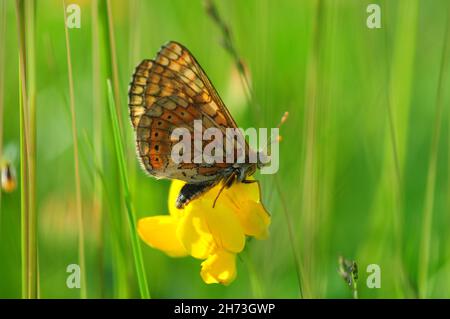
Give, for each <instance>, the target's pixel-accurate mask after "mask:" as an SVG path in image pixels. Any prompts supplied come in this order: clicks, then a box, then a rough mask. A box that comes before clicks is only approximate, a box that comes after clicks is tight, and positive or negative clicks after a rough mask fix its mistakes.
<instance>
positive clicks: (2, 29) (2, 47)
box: [0, 1, 6, 234]
mask: <svg viewBox="0 0 450 319" xmlns="http://www.w3.org/2000/svg"><path fill="white" fill-rule="evenodd" d="M5 51H6V1H1V4H0V161H2V160H4V158H3V129H4V128H3V110H4V103H5V101H4V98H5V94H4V92H5ZM1 227H2V192H1V191H0V231H1ZM0 234H1V233H0Z"/></svg>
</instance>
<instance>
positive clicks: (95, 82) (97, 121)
mask: <svg viewBox="0 0 450 319" xmlns="http://www.w3.org/2000/svg"><path fill="white" fill-rule="evenodd" d="M91 9H92V16H91V20H92V104H93V110H94V112H93V123H92V124H93V131H94V136H93V154H94V156H95V158H96V159H97V160H98V163H100V164H99V165H101V163H102V161H103V154H102V147H103V141H102V114H103V110H104V109H103V108H102V97H101V92H102V90H101V88H100V87H101V80H100V74H101V62H100V48H99V46H100V36H99V32H100V30H99V23H98V0H92V5H91ZM101 169H102V168H101V167H100V170H101ZM93 179H94V186H93V188H94V194H93V199H92V205H93V207H92V212H93V214H94V216H98V229H97V234H98V238H97V242H98V245H97V258H98V274H99V280H100V297H103V294H104V291H103V288H104V287H103V286H104V282H103V279H104V273H103V268H104V265H103V263H104V252H103V251H104V242H103V236H104V222H103V218H104V217H103V185H102V183H101V180H100V177H99V176H98V174H94V176H93Z"/></svg>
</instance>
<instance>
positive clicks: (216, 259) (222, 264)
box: [200, 250, 236, 285]
mask: <svg viewBox="0 0 450 319" xmlns="http://www.w3.org/2000/svg"><path fill="white" fill-rule="evenodd" d="M200 275H201V276H202V279H203V281H204V282H205V283H207V284H217V283H220V284H223V285H228V284H230V283H231V282H232V281H233V280H234V279H235V278H236V255H235V254H233V253H230V252H227V251H224V250H218V251H217V252H216V253H215V254H213V255H211V256H209V257H208V259H206V260H205V261H204V262H202V270H201V271H200Z"/></svg>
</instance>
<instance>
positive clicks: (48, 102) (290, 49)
mask: <svg viewBox="0 0 450 319" xmlns="http://www.w3.org/2000/svg"><path fill="white" fill-rule="evenodd" d="M26 2H28V1H26ZM29 2H30V3H33V2H32V1H29ZM71 3H76V4H78V5H79V6H80V8H81V28H80V29H69V30H68V32H69V36H70V46H71V56H72V64H73V81H74V102H75V111H76V122H77V136H78V146H79V159H80V175H79V177H80V180H81V199H82V212H83V218H84V223H83V226H84V241H85V245H84V247H85V256H86V269H85V271H84V270H83V273H85V274H86V288H87V297H88V298H136V297H139V290H138V284H137V279H136V273H135V268H134V260H133V257H132V250H131V246H130V234H129V228H128V227H127V220H126V210H125V206H124V200H123V193H122V191H121V188H120V183H119V175H118V168H117V164H116V159H115V155H114V154H115V153H114V143H113V137H112V136H113V135H112V129H111V124H110V117H109V114H108V106H107V90H106V79H107V78H112V79H113V85H116V88H118V91H117V92H116V93H118V95H117V96H116V98H118V99H117V100H116V105H117V107H119V108H120V112H121V113H120V115H119V117H120V118H121V121H122V123H123V132H124V141H125V147H126V152H125V153H126V158H125V159H126V164H127V167H128V174H129V178H130V188H131V196H132V200H133V204H134V206H135V211H136V215H137V218H140V217H144V216H150V215H159V214H165V213H167V212H168V208H167V196H168V189H169V185H170V182H169V181H156V180H155V179H152V178H149V177H147V176H146V175H145V174H144V172H143V171H142V170H141V169H140V167H139V165H138V161H137V159H136V156H135V146H134V137H133V131H132V127H131V125H130V123H129V120H128V109H127V90H128V83H129V82H130V80H131V75H132V73H133V70H134V67H135V66H136V65H137V64H138V63H139V62H140V61H141V60H142V59H144V58H153V57H154V56H155V54H156V52H157V51H158V50H159V48H160V46H161V45H162V44H164V43H166V42H167V41H169V40H176V41H178V42H180V43H182V44H184V45H185V46H186V47H187V48H189V49H190V50H191V52H192V53H193V54H194V55H195V56H196V58H197V60H198V61H199V62H200V64H201V65H202V66H203V68H204V69H205V71H206V72H207V74H208V75H209V77H210V78H211V80H212V82H213V83H214V85H215V87H216V88H217V90H218V92H219V94H220V95H221V97H222V99H223V100H224V102H225V104H226V105H227V106H228V107H229V109H230V111H231V113H232V114H233V116H234V117H235V119H236V121H237V123H238V124H239V125H240V126H241V127H244V128H246V127H250V126H253V127H275V126H276V125H277V124H278V122H279V119H280V118H281V116H282V115H283V113H284V112H285V111H288V112H289V114H290V115H289V118H288V120H287V122H286V123H285V124H284V125H283V126H282V128H281V135H282V137H283V140H282V142H281V144H280V170H279V172H278V174H277V175H276V176H271V175H257V179H259V180H260V182H261V185H262V189H263V201H264V202H265V204H266V207H267V208H268V210H269V211H270V213H271V214H272V225H271V228H270V237H269V239H268V240H265V241H258V240H251V241H250V242H248V243H247V245H246V248H245V251H244V252H243V253H242V254H241V255H242V256H241V257H240V258H238V259H237V264H238V265H237V266H238V277H237V279H236V280H235V281H234V282H233V283H232V284H231V285H230V286H227V287H224V286H220V285H206V284H204V283H203V281H202V280H201V278H200V275H199V271H200V261H199V260H195V259H193V258H190V257H188V258H182V259H174V258H170V257H168V256H166V255H164V254H163V253H162V252H160V251H157V250H154V249H152V248H150V247H148V246H146V245H145V244H144V243H143V242H141V241H140V245H141V249H142V253H143V257H144V264H145V269H146V274H147V279H148V286H149V290H150V293H151V295H152V297H153V298H254V297H255V298H258V297H268V298H298V297H300V293H299V280H298V277H297V274H298V272H299V274H300V279H301V280H300V281H301V285H302V291H303V296H304V297H309V298H351V296H352V293H351V289H350V288H349V287H348V286H347V285H346V284H345V282H344V281H343V279H342V278H341V277H340V276H339V274H338V271H337V269H338V266H339V265H338V257H339V256H341V255H342V256H344V257H346V258H348V259H351V260H355V261H356V262H357V264H358V266H359V281H358V293H359V297H360V298H405V297H406V298H415V297H439V298H448V297H450V232H449V226H450V200H449V198H450V197H449V195H450V184H449V180H450V170H449V167H450V157H449V143H450V128H449V125H448V124H449V119H450V113H449V108H448V106H449V103H450V94H449V92H450V90H449V89H448V88H449V87H450V85H449V84H450V82H449V80H450V79H449V72H448V71H449V64H448V63H447V60H448V59H449V58H450V57H449V54H448V52H449V51H448V49H447V51H446V52H447V53H444V50H446V49H445V43H447V42H449V41H450V40H449V39H450V38H449V37H448V35H446V25H447V20H448V14H449V12H450V11H449V10H450V3H449V2H448V1H447V0H393V1H379V0H378V1H377V0H315V1H314V0H310V1H309V0H308V1H307V0H282V1H269V0H251V1H238V0H233V1H220V0H216V1H215V3H216V5H217V7H218V9H219V12H220V14H221V15H222V17H223V19H224V20H225V21H226V23H227V24H228V26H229V27H230V29H231V32H232V36H233V39H234V41H235V46H236V48H237V50H238V52H239V54H240V56H241V58H242V60H243V62H244V63H245V65H246V66H247V68H248V72H249V75H250V78H251V83H252V87H253V91H254V103H251V104H249V103H247V101H246V98H245V95H244V92H243V89H242V87H241V85H240V82H239V75H238V73H237V71H236V67H235V64H234V62H233V59H232V58H231V57H230V56H229V55H228V54H227V52H226V51H225V50H224V48H223V46H222V45H221V39H222V34H221V31H220V29H219V28H218V27H217V26H216V25H215V24H214V22H213V21H212V20H211V18H210V17H209V16H208V15H207V13H206V12H205V8H204V4H203V2H202V1H200V0H193V1H187V0H186V1H184V0H170V1H159V0H149V1H144V0H142V1H139V0H131V1H118V0H111V1H104V0H99V1H88V0H83V1H81V0H78V1H69V0H68V1H67V4H71ZM371 3H377V4H379V5H380V6H381V21H382V27H381V28H380V29H369V28H367V26H366V19H367V17H368V16H369V13H367V12H366V8H367V6H368V5H369V4H371ZM28 5H29V4H28ZM108 8H109V9H110V10H109V13H108ZM0 10H1V13H0V19H1V20H0V28H1V29H0V37H1V38H0V51H1V54H0V57H2V61H3V62H2V63H1V62H0V66H2V67H1V69H0V74H1V78H3V79H4V81H0V84H1V85H2V89H3V90H0V92H2V94H0V98H1V99H0V103H1V106H2V109H1V110H2V113H1V114H0V117H1V119H2V122H1V123H0V124H1V126H0V130H1V132H2V145H3V152H2V158H3V159H9V160H11V161H12V163H13V164H14V165H15V167H16V171H17V175H18V176H17V178H18V184H19V185H18V188H17V189H16V190H15V191H14V192H12V193H2V194H1V203H0V204H1V211H0V297H2V298H20V297H21V296H22V293H21V287H22V283H21V267H22V266H21V240H22V238H23V237H24V234H23V232H21V209H20V208H21V200H20V191H21V185H20V124H19V115H20V106H19V105H20V103H19V101H20V92H19V86H20V83H19V78H20V73H19V49H18V48H19V43H18V25H20V23H19V24H18V22H17V15H16V2H15V1H13V0H0ZM33 16H34V23H33V19H32V18H30V17H33ZM24 21H25V33H26V34H27V35H26V41H27V43H34V46H35V47H34V50H32V49H30V47H27V52H26V55H27V56H28V57H30V56H31V59H33V56H34V58H35V59H34V61H35V63H34V65H31V66H30V69H29V70H33V69H34V75H33V71H31V73H30V74H29V77H28V80H27V81H30V82H29V86H28V89H29V90H33V88H34V95H32V96H34V99H33V98H31V102H30V103H34V105H35V111H36V112H35V118H36V127H35V129H34V130H33V127H31V128H30V130H31V134H35V135H34V137H35V140H36V154H35V161H36V184H35V192H36V216H37V217H36V229H37V256H38V257H37V269H38V276H37V280H38V296H39V297H41V298H79V297H80V290H79V289H69V288H67V287H66V279H67V276H68V273H67V272H66V267H67V265H69V264H73V263H78V239H77V238H78V226H77V214H76V211H77V209H76V195H75V194H76V193H75V190H76V187H75V173H74V145H73V136H72V130H71V112H70V104H69V101H70V99H69V82H68V67H67V57H66V46H65V29H64V7H63V3H62V1H56V0H40V1H36V2H35V7H34V8H32V9H31V10H29V11H28V12H26V14H25V20H24ZM33 26H34V28H33ZM33 29H34V30H33ZM30 30H31V31H30ZM30 32H31V33H30ZM111 36H112V37H111ZM29 62H30V60H28V63H29ZM30 86H31V89H30ZM32 93H33V92H32ZM255 103H257V104H259V106H260V107H261V108H262V112H256V110H255V106H254V104H255ZM289 229H290V230H291V231H292V232H291V236H289ZM295 256H297V257H295ZM369 264H378V265H379V266H380V267H381V288H379V289H369V288H368V287H367V285H366V279H367V276H368V273H367V272H366V267H367V266H368V265H369Z"/></svg>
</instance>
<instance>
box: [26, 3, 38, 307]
mask: <svg viewBox="0 0 450 319" xmlns="http://www.w3.org/2000/svg"><path fill="white" fill-rule="evenodd" d="M24 9H25V18H26V20H25V21H26V23H25V30H26V31H25V41H26V55H27V59H26V63H27V66H26V68H27V89H28V92H27V96H28V100H27V101H28V107H27V108H28V112H29V118H28V124H29V135H28V137H29V140H28V141H29V142H28V147H29V157H28V197H29V200H28V205H29V218H30V223H29V225H28V227H29V228H28V232H29V250H28V255H29V257H28V261H29V263H30V269H29V273H28V277H29V283H28V284H29V296H28V297H29V298H34V299H35V298H37V297H38V267H37V261H38V257H37V251H38V249H37V211H36V42H35V41H36V2H35V1H34V0H29V1H25V7H24Z"/></svg>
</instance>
